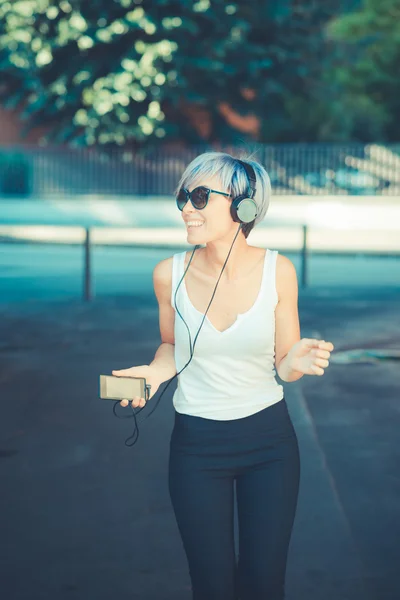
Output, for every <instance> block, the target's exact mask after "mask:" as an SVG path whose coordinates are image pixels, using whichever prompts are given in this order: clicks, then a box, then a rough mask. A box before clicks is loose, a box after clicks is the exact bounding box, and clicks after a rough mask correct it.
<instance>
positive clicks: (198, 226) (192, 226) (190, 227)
mask: <svg viewBox="0 0 400 600" xmlns="http://www.w3.org/2000/svg"><path fill="white" fill-rule="evenodd" d="M203 225H204V223H201V225H188V223H186V227H187V228H188V229H199V228H200V227H202V226H203Z"/></svg>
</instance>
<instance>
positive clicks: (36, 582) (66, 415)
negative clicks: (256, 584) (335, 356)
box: [0, 246, 400, 600]
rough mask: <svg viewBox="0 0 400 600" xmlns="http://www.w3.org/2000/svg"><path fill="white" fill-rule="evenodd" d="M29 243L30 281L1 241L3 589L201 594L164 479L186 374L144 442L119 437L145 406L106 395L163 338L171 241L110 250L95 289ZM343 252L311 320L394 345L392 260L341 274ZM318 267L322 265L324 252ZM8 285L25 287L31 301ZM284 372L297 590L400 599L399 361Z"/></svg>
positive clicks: (307, 325) (315, 330) (398, 298)
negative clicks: (90, 293) (87, 289)
mask: <svg viewBox="0 0 400 600" xmlns="http://www.w3.org/2000/svg"><path fill="white" fill-rule="evenodd" d="M7 247H9V246H7ZM27 250H28V249H27V248H22V247H19V246H18V248H15V252H16V255H15V256H17V254H18V252H20V255H19V257H20V263H19V267H18V273H19V274H18V282H19V283H18V284H17V282H16V280H15V277H16V275H15V272H14V271H13V269H14V267H12V268H11V267H10V263H8V266H9V267H10V268H9V276H8V277H6V274H7V272H6V268H5V262H4V255H3V258H2V265H3V266H2V274H1V279H0V281H1V283H2V284H3V289H4V282H6V283H7V286H8V290H9V292H8V293H9V296H8V301H6V302H3V303H1V304H0V357H1V361H0V382H1V384H2V385H1V391H2V400H3V410H2V419H1V420H0V458H1V461H0V466H1V469H2V494H1V495H0V531H1V534H2V545H1V550H2V552H1V561H0V564H1V567H0V570H1V572H0V578H1V581H2V589H3V590H4V593H5V595H6V597H7V598H8V599H10V600H31V599H35V598H40V599H41V600H50V599H51V600H53V599H54V598H58V599H63V598H71V597H73V598H75V599H76V600H87V598H96V600H106V599H107V600H108V599H109V598H111V597H112V598H118V599H119V600H128V599H129V600H132V599H138V600H139V599H140V600H190V592H189V578H188V573H187V565H186V560H185V556H184V552H183V549H182V546H181V542H180V538H179V534H178V531H177V528H176V524H175V521H174V518H173V514H172V508H171V505H170V500H169V497H168V492H167V456H168V442H169V436H170V432H171V428H172V420H173V410H172V405H171V398H172V394H173V391H174V389H175V382H173V383H172V384H171V385H170V386H169V388H168V389H167V391H166V393H165V394H164V396H163V399H162V401H161V403H160V405H159V407H158V408H157V410H156V411H155V413H154V414H153V415H152V416H151V417H150V419H148V420H147V421H145V422H144V423H143V424H142V425H141V429H140V438H139V442H138V444H137V445H136V446H135V447H134V448H127V447H126V446H125V445H124V440H125V439H126V438H127V437H128V436H129V435H130V433H131V430H132V422H131V421H130V420H117V419H116V418H115V417H114V415H113V414H112V405H111V404H110V403H106V402H104V401H100V400H99V399H98V397H97V391H98V375H99V374H100V373H109V372H111V370H112V369H114V368H123V367H126V366H131V365H133V364H143V363H147V362H149V361H150V360H152V358H153V356H154V352H155V350H156V348H157V346H158V344H159V343H160V339H159V331H158V313H157V306H156V301H155V298H154V296H153V295H152V294H149V293H148V292H149V270H148V269H149V266H151V264H153V263H154V261H156V260H159V259H160V256H161V255H162V253H161V254H160V253H154V252H153V253H151V252H149V253H147V251H146V253H142V260H139V256H140V254H138V253H135V251H133V250H132V253H131V254H129V252H130V251H129V252H128V251H126V250H125V249H124V250H123V251H122V250H119V251H118V252H120V253H121V254H118V253H116V252H115V253H112V252H111V253H110V254H106V253H105V254H104V256H103V258H102V260H103V261H104V265H107V268H106V267H105V266H104V270H103V271H101V270H99V273H100V272H101V277H99V280H98V281H97V284H98V286H99V288H101V286H103V287H102V288H101V289H102V290H103V291H102V293H101V294H99V296H98V297H97V298H96V299H95V301H94V302H92V303H86V304H85V303H83V302H81V301H80V300H79V294H78V292H79V286H78V285H76V288H72V287H70V285H69V284H71V282H72V281H75V280H76V277H77V275H78V273H79V269H80V264H81V262H80V260H81V257H79V256H78V255H76V256H75V259H74V260H75V263H73V264H70V266H69V270H68V269H67V267H66V265H67V264H68V263H69V262H70V261H72V260H73V259H72V258H71V257H72V253H71V254H68V253H67V254H65V255H63V259H62V260H58V262H57V259H60V256H57V254H56V253H54V255H53V257H52V262H49V256H48V255H46V257H44V256H43V255H40V253H36V254H35V253H34V252H33V251H32V247H31V248H30V249H29V254H28V256H29V263H28V262H27V253H26V252H27ZM75 250H76V249H68V248H64V249H63V251H64V252H67V251H70V252H72V251H75ZM110 250H111V249H110ZM60 251H61V249H60ZM127 252H128V254H127ZM136 252H137V251H136ZM169 254H170V253H169ZM15 256H14V262H15V260H16V259H15ZM122 256H124V257H125V258H122ZM143 257H144V258H143ZM99 258H100V257H99ZM40 260H42V261H43V265H42V270H40V269H39V267H38V261H40ZM335 260H339V259H337V258H336V259H335ZM27 264H29V265H30V269H31V275H30V278H29V277H28V276H27V272H26V265H27ZM335 264H336V266H337V268H336V269H334V270H332V274H331V275H330V277H333V276H335V278H336V279H335V283H334V285H329V280H328V281H327V280H326V279H325V282H324V283H321V281H319V283H317V277H316V276H314V277H315V279H314V285H313V286H310V288H309V289H307V290H300V294H299V312H300V322H301V333H302V336H303V337H314V336H315V337H317V336H318V337H321V338H322V339H326V340H331V341H332V342H333V343H334V345H335V349H336V351H337V352H339V351H341V350H344V349H347V348H359V347H367V346H368V347H380V348H385V347H391V348H399V347H400V320H399V307H400V286H399V284H398V283H397V285H396V284H395V283H394V282H393V281H392V279H391V277H389V276H387V279H385V280H384V283H381V284H380V285H379V283H378V281H379V280H378V274H379V273H380V272H381V273H383V272H385V269H386V267H385V269H383V268H381V269H380V270H379V268H378V267H374V268H375V271H373V270H369V268H368V267H367V266H366V267H365V269H363V270H362V272H363V273H364V275H363V277H364V279H363V283H362V285H355V284H354V281H352V282H351V285H350V283H349V284H346V283H343V282H342V283H341V284H340V281H339V279H338V278H339V276H340V274H341V273H342V274H343V273H344V265H343V263H340V262H337V263H335ZM380 264H381V266H382V264H383V263H382V262H381V263H380ZM385 264H388V263H385ZM60 265H61V266H60ZM134 265H135V267H133V266H134ZM370 266H371V265H370ZM130 267H131V268H132V271H131V273H132V275H133V274H135V273H136V274H138V276H137V277H136V279H135V277H133V278H132V279H133V280H136V283H135V284H133V282H132V283H129V284H128V283H127V281H128V278H127V273H129V268H130ZM61 271H62V273H61ZM359 271H360V270H359ZM10 272H11V274H10ZM318 272H319V274H320V275H321V276H322V275H324V276H326V264H325V266H324V265H323V264H321V265H320V267H319V271H318ZM371 272H372V273H373V276H372V275H371ZM67 273H69V276H68V277H67ZM112 273H113V274H114V275H113V279H112V280H111V281H110V279H109V278H110V276H111V274H112ZM333 273H335V275H333ZM354 273H355V271H354V272H353V276H352V275H348V276H347V278H348V280H350V279H352V278H353V277H354ZM368 273H369V274H370V276H369V278H368V277H366V276H367V275H368ZM393 273H394V271H393ZM393 273H392V275H393ZM139 275H140V278H141V279H140V282H139ZM343 277H344V275H343ZM13 278H14V279H13ZM42 278H45V282H46V284H45V286H43V287H42V288H40V286H38V284H37V281H38V280H40V281H41V280H42ZM56 279H58V281H59V282H61V283H59V284H58V287H57V288H56V286H55V285H54V286H53V281H55V280H56ZM100 279H101V281H102V283H101V284H100ZM138 282H139V283H138ZM369 283H370V284H371V285H369ZM13 285H14V287H13ZM106 288H108V293H106V292H107V289H106ZM114 288H115V289H118V290H119V292H118V294H117V293H116V292H115V291H111V290H114ZM11 289H17V290H19V291H21V290H25V291H29V290H30V295H28V296H24V300H23V301H21V297H20V296H14V297H13V296H12V294H11V292H10V290H11ZM39 289H40V290H41V292H40V293H39V292H38V290H39ZM46 289H47V290H53V293H50V292H48V294H47V295H46V294H45V293H44V291H45V290H46ZM56 289H57V294H56V293H55V290H56ZM71 292H72V293H71ZM124 292H125V293H124ZM64 293H65V295H64ZM49 294H51V295H49ZM128 294H129V295H128ZM11 300H12V301H11ZM282 383H283V385H284V388H285V396H286V398H287V402H288V405H289V409H290V413H291V415H292V418H293V421H294V425H295V428H296V431H297V434H298V437H299V443H300V450H301V458H302V476H301V488H300V497H299V506H298V512H297V516H296V522H295V528H294V532H293V538H292V543H291V548H290V555H289V563H288V574H287V600H321V599H324V600H398V598H399V597H400V584H399V581H398V564H399V560H400V550H399V546H398V540H399V539H400V502H399V492H400V478H399V467H400V451H399V443H398V431H399V426H400V409H399V406H400V402H399V389H400V371H399V363H398V361H397V362H395V361H380V362H377V363H375V364H373V363H368V364H367V363H360V364H350V365H343V364H338V363H335V362H334V361H333V360H332V364H331V365H330V367H329V369H328V370H327V371H326V373H325V375H324V376H323V377H322V378H321V377H303V378H302V379H301V380H300V381H298V382H295V383H292V384H285V383H284V382H282ZM164 387H165V386H162V389H164ZM161 391H162V390H160V392H158V395H156V397H155V401H156V400H157V398H158V397H159V394H160V393H161ZM120 411H122V414H127V413H126V412H124V411H123V409H122V408H120ZM236 527H237V523H236Z"/></svg>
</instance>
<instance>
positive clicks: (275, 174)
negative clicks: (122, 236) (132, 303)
mask: <svg viewBox="0 0 400 600" xmlns="http://www.w3.org/2000/svg"><path fill="white" fill-rule="evenodd" d="M211 150H218V151H224V152H229V153H230V154H233V155H234V156H238V157H239V156H243V155H247V156H249V155H251V156H252V158H254V159H255V160H257V161H258V162H260V163H261V164H262V165H263V166H264V167H265V168H266V169H267V171H268V173H269V175H270V178H271V183H272V187H273V193H274V194H282V195H287V194H291V195H292V194H302V195H380V196H382V195H388V196H397V195H399V194H400V144H391V145H385V146H383V145H379V144H368V145H364V144H347V145H343V144H294V145H291V144H274V145H254V144H252V145H251V146H246V147H238V146H228V145H225V146H221V145H219V146H212V147H211V146H193V147H191V148H180V149H176V148H170V147H169V148H167V147H159V148H157V149H147V150H140V151H133V150H128V149H126V148H114V149H112V150H110V149H105V148H102V147H101V146H100V147H99V146H97V147H90V148H82V149H80V148H69V147H68V148H61V147H53V146H47V147H37V146H26V145H20V146H13V147H5V146H3V147H0V195H3V196H4V195H10V194H14V195H20V196H21V195H25V196H34V197H47V196H52V197H54V196H65V195H68V196H71V195H72V196H73V195H80V194H95V195H110V194H117V195H119V196H124V195H129V196H132V195H139V196H158V195H162V196H166V195H171V194H172V193H173V191H174V189H175V186H176V184H177V182H178V180H179V178H180V176H181V174H182V172H183V170H184V168H185V167H186V166H187V164H188V163H189V162H190V161H191V160H192V159H193V158H194V157H195V156H197V155H198V154H200V153H202V152H205V151H211Z"/></svg>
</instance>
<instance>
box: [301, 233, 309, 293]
mask: <svg viewBox="0 0 400 600" xmlns="http://www.w3.org/2000/svg"><path fill="white" fill-rule="evenodd" d="M307 233H308V226H307V225H303V248H302V251H301V254H302V261H301V287H302V288H306V287H307V267H308V263H307Z"/></svg>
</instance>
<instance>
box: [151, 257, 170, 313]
mask: <svg viewBox="0 0 400 600" xmlns="http://www.w3.org/2000/svg"><path fill="white" fill-rule="evenodd" d="M173 258H174V257H173V256H169V257H168V258H164V259H163V260H160V262H158V263H157V264H156V266H155V267H154V269H153V285H154V292H155V294H156V296H157V300H158V301H159V302H169V298H170V297H171V292H172V263H173Z"/></svg>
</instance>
